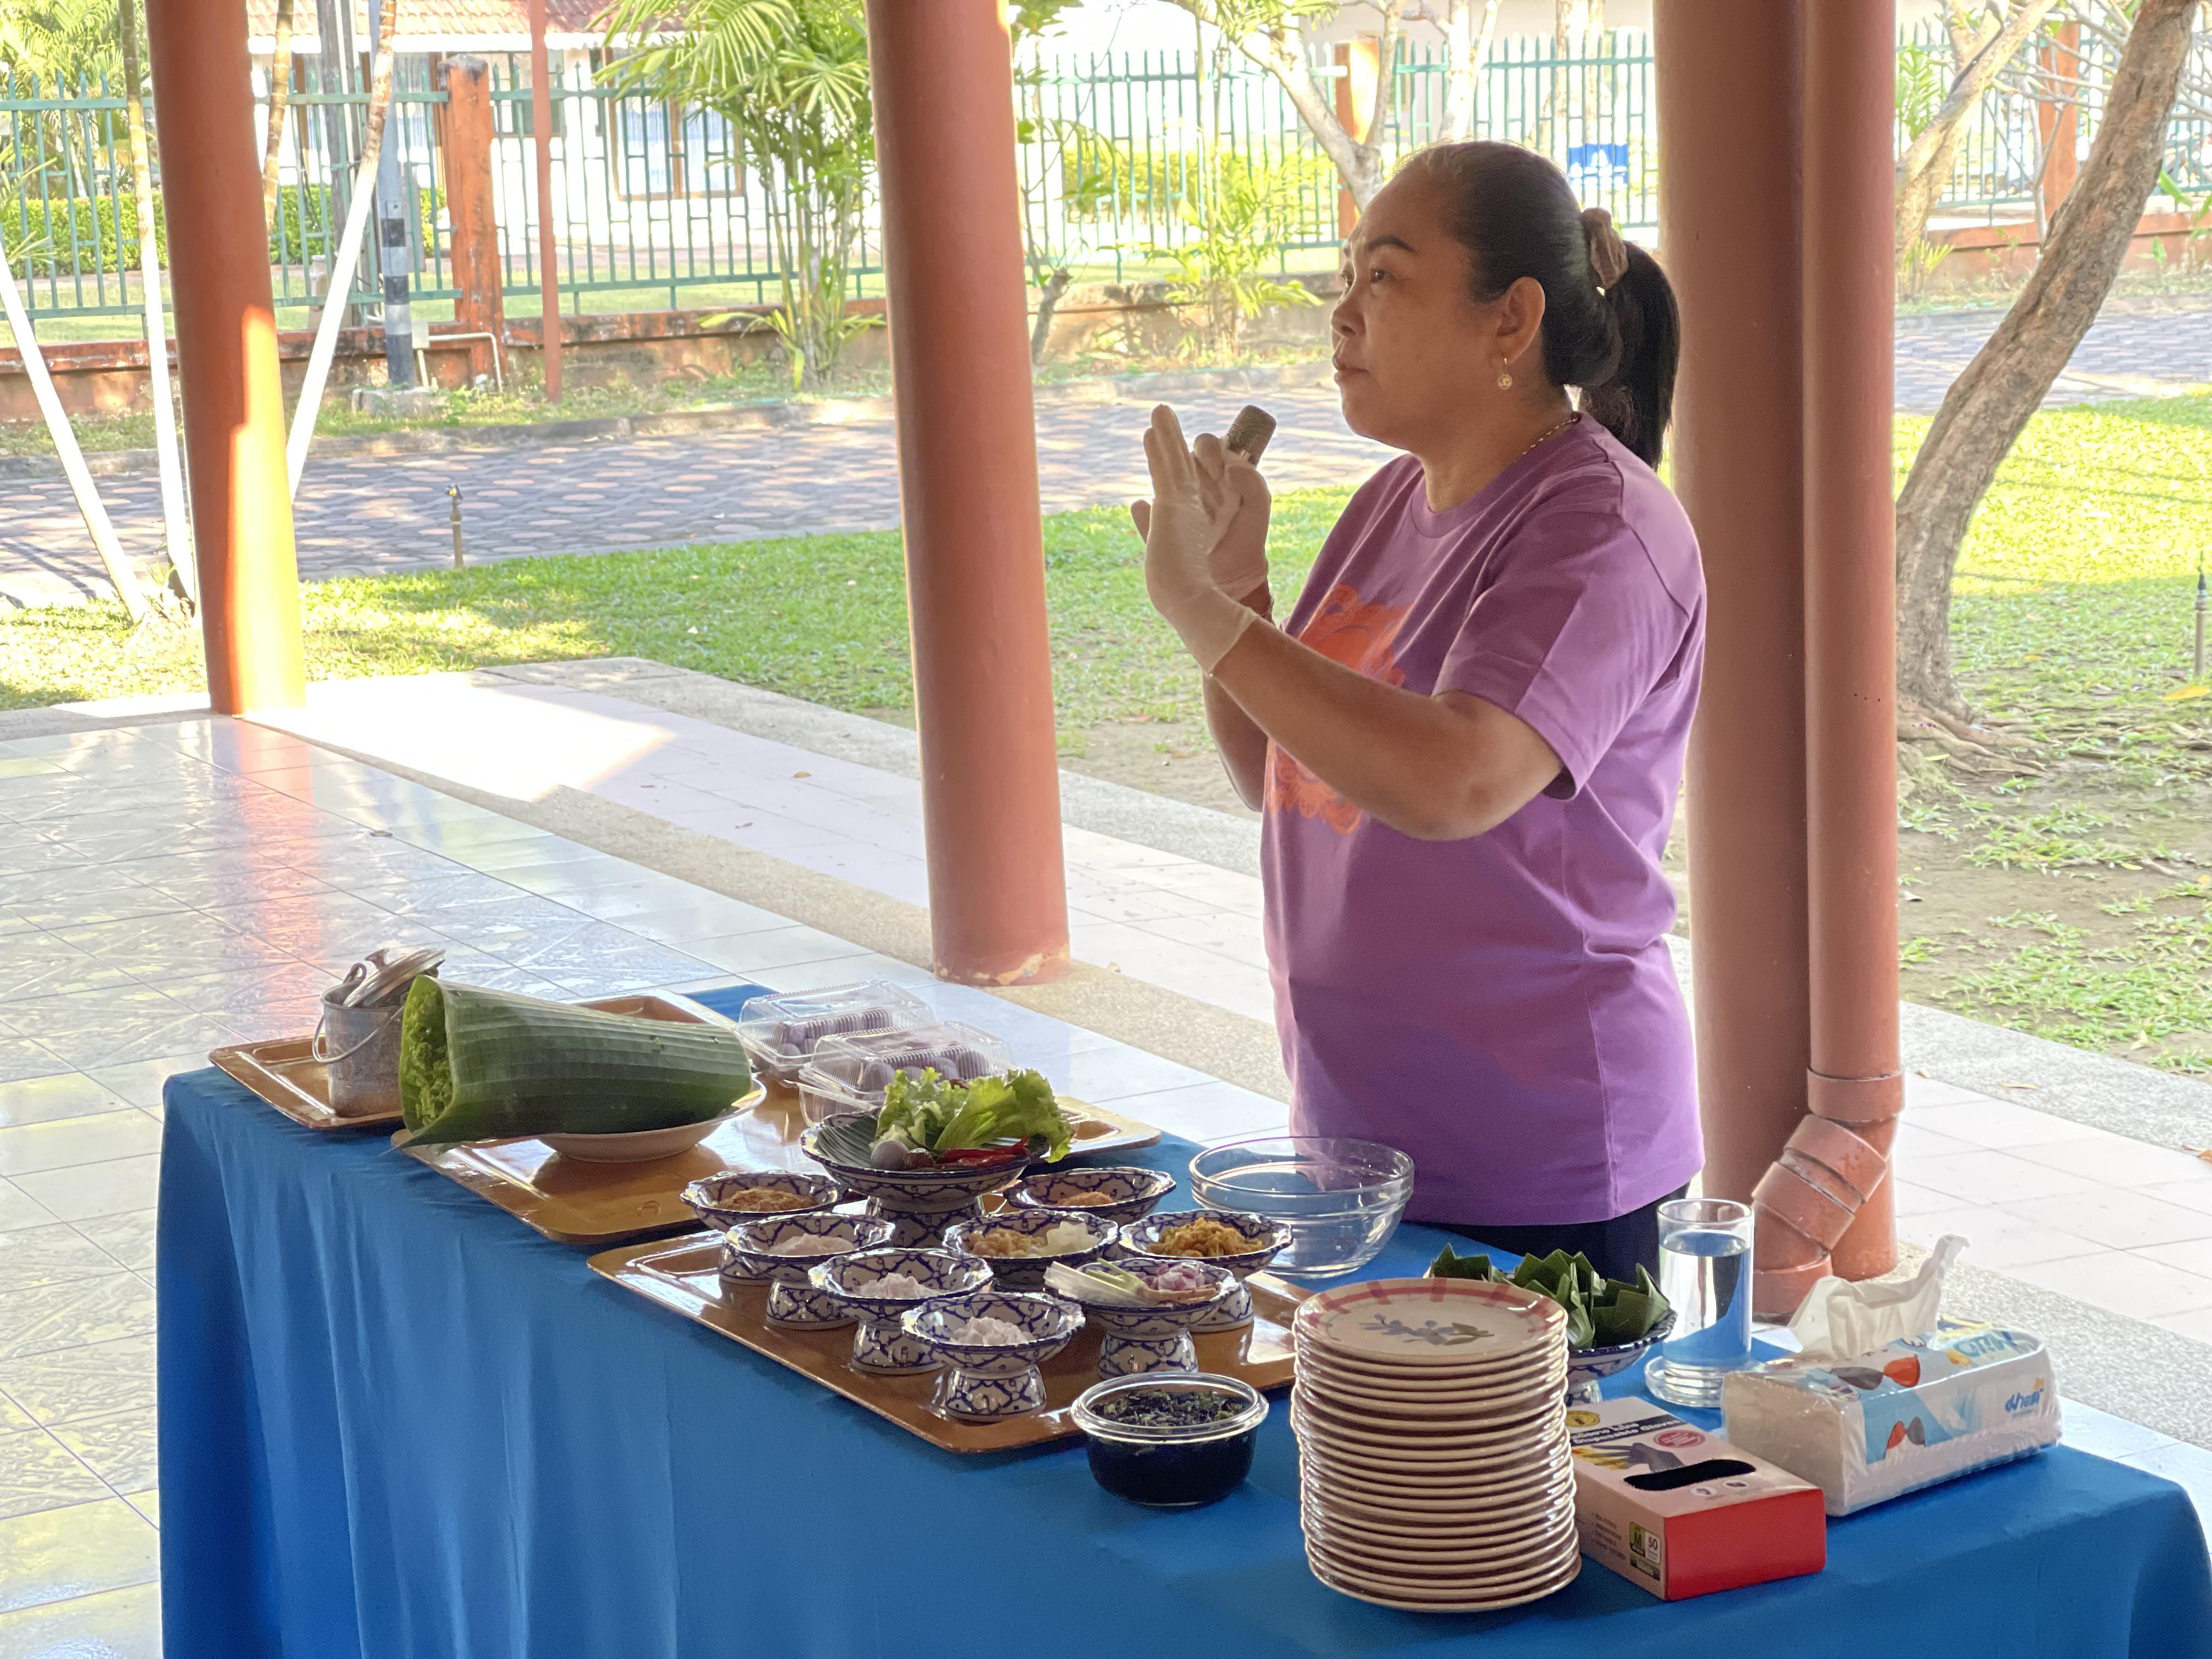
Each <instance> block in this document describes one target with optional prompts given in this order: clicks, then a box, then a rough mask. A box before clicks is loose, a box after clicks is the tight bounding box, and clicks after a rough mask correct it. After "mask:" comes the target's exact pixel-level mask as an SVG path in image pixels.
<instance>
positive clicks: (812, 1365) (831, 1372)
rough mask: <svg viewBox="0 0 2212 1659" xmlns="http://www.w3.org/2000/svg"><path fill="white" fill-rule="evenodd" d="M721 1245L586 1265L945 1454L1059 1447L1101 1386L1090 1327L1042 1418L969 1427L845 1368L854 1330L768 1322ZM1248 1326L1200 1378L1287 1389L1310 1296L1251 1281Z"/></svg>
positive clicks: (908, 1392) (1050, 1363)
mask: <svg viewBox="0 0 2212 1659" xmlns="http://www.w3.org/2000/svg"><path fill="white" fill-rule="evenodd" d="M721 1260H722V1252H721V1246H720V1244H719V1243H715V1242H714V1241H713V1240H710V1239H684V1240H681V1241H678V1242H674V1243H644V1244H630V1245H626V1246H624V1247H623V1249H617V1250H607V1251H605V1252H603V1253H602V1254H600V1255H595V1256H593V1257H592V1259H591V1261H590V1263H589V1266H590V1267H591V1269H592V1272H593V1273H598V1274H599V1275H600V1276H601V1277H602V1278H605V1279H611V1280H613V1281H614V1282H615V1283H616V1284H617V1285H621V1286H622V1287H623V1289H624V1290H627V1291H635V1292H636V1293H637V1294H638V1295H640V1296H641V1297H645V1298H646V1299H647V1301H650V1302H657V1303H659V1304H660V1305H661V1306H662V1307H664V1308H669V1309H672V1310H674V1311H676V1312H677V1313H679V1314H681V1315H683V1316H684V1317H685V1318H686V1319H690V1320H695V1321H696V1322H698V1323H700V1324H702V1325H704V1326H705V1327H706V1328H708V1330H710V1331H714V1332H715V1333H717V1334H720V1335H722V1336H726V1337H728V1338H729V1339H730V1340H732V1341H733V1342H741V1343H743V1344H744V1346H746V1347H748V1348H750V1349H751V1350H752V1351H753V1352H755V1353H759V1354H765V1355H767V1356H768V1358H770V1359H773V1360H775V1362H776V1364H779V1365H787V1366H789V1367H790V1368H791V1369H792V1370H795V1371H798V1372H799V1373H800V1374H801V1375H803V1376H810V1377H812V1378H813V1379H814V1381H816V1382H817V1383H820V1384H821V1385H822V1386H823V1388H825V1389H829V1390H830V1391H831V1392H832V1393H834V1394H841V1395H844V1396H845V1398H846V1399H848V1400H849V1401H852V1402H853V1403H854V1405H856V1406H862V1407H866V1408H867V1409H868V1410H869V1411H872V1412H873V1413H875V1414H876V1415H877V1416H878V1417H881V1418H884V1419H887V1420H888V1421H890V1422H893V1423H896V1424H897V1425H899V1427H901V1428H902V1429H905V1430H907V1431H908V1432H910V1433H913V1434H918V1435H920V1436H921V1437H922V1438H923V1439H924V1440H927V1441H928V1442H929V1443H930V1444H931V1445H933V1446H941V1447H943V1448H944V1449H945V1450H946V1451H953V1452H987V1451H1011V1450H1012V1449H1015V1448H1017V1447H1020V1446H1035V1445H1039V1444H1042V1443H1046V1442H1048V1441H1053V1440H1061V1439H1065V1438H1066V1437H1069V1436H1071V1435H1074V1434H1076V1433H1079V1430H1078V1429H1077V1428H1076V1426H1075V1425H1074V1423H1073V1421H1072V1420H1071V1419H1069V1416H1068V1409H1067V1408H1068V1407H1070V1406H1071V1405H1073V1403H1074V1401H1075V1397H1076V1396H1077V1395H1079V1394H1081V1393H1082V1392H1083V1391H1084V1390H1085V1389H1087V1388H1089V1387H1090V1386H1091V1384H1092V1383H1096V1382H1097V1381H1098V1380H1099V1379H1098V1333H1097V1330H1096V1329H1095V1328H1092V1327H1091V1326H1088V1325H1086V1326H1085V1327H1084V1328H1083V1329H1082V1330H1080V1331H1079V1332H1077V1333H1076V1335H1075V1340H1073V1341H1072V1342H1070V1343H1069V1344H1068V1345H1067V1346H1066V1347H1065V1348H1063V1349H1061V1350H1060V1352H1059V1353H1058V1354H1056V1355H1055V1356H1054V1357H1053V1358H1050V1359H1048V1360H1046V1361H1045V1362H1044V1364H1042V1366H1040V1367H1039V1369H1040V1370H1042V1372H1043V1375H1044V1386H1045V1403H1044V1407H1043V1408H1042V1410H1039V1411H1035V1412H1031V1413H1029V1414H1028V1415H1026V1416H1023V1417H1010V1418H1005V1419H1000V1420H999V1421H997V1422H994V1423H967V1422H963V1421H962V1420H961V1419H958V1418H954V1417H946V1416H944V1415H943V1414H941V1413H939V1412H938V1411H936V1410H935V1409H933V1407H931V1405H930V1403H929V1401H930V1396H931V1395H932V1394H933V1392H934V1391H935V1390H936V1388H937V1376H938V1374H937V1373H935V1372H931V1373H927V1374H925V1375H923V1376H877V1375H875V1374H874V1373H872V1372H869V1371H861V1370H854V1368H853V1365H852V1364H851V1360H852V1354H853V1329H854V1328H853V1327H852V1326H849V1325H848V1326H846V1327H844V1328H842V1329H839V1330H834V1331H803V1330H786V1329H783V1328H781V1327H779V1326H775V1325H771V1324H769V1322H768V1320H767V1317H766V1310H767V1303H768V1287H767V1286H766V1285H750V1284H738V1285H731V1284H727V1283H726V1282H724V1280H723V1279H722V1276H721V1273H720V1265H721ZM1248 1283H1249V1286H1250V1289H1251V1292H1252V1311H1253V1319H1252V1323H1251V1324H1250V1325H1249V1327H1247V1328H1245V1329H1243V1330H1241V1331H1215V1332H1211V1333H1208V1332H1200V1333H1198V1334H1196V1336H1195V1337H1194V1339H1193V1340H1194V1341H1195V1342H1196V1343H1197V1345H1198V1365H1199V1369H1200V1370H1206V1371H1213V1372H1216V1373H1218V1374H1220V1375H1223V1376H1239V1377H1242V1378H1243V1379H1244V1381H1246V1382H1247V1383H1251V1384H1252V1386H1253V1387H1255V1388H1257V1389H1279V1388H1285V1387H1287V1386H1288V1385H1289V1383H1290V1381H1291V1332H1290V1322H1291V1315H1292V1314H1294V1313H1295V1312H1296V1311H1297V1305H1298V1304H1299V1303H1301V1302H1303V1301H1304V1300H1305V1298H1306V1297H1307V1295H1308V1294H1309V1292H1307V1291H1304V1290H1302V1289H1300V1288H1299V1287H1298V1286H1297V1285H1292V1284H1289V1283H1287V1282H1286V1281H1285V1280H1283V1279H1276V1278H1274V1277H1273V1276H1272V1275H1270V1274H1267V1273H1255V1274H1254V1275H1253V1276H1252V1278H1251V1279H1249V1281H1248Z"/></svg>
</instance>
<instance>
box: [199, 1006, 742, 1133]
mask: <svg viewBox="0 0 2212 1659" xmlns="http://www.w3.org/2000/svg"><path fill="white" fill-rule="evenodd" d="M577 1006H580V1007H584V1008H597V1009H599V1010H600V1011H602V1012H605V1013H610V1014H631V1015H635V1017H636V1018H640V1019H665V1020H671V1021H674V1022H676V1023H678V1024H690V1025H705V1024H716V1023H720V1024H728V1022H727V1021H726V1020H724V1019H723V1018H722V1016H721V1015H720V1014H718V1013H716V1012H714V1011H713V1010H712V1009H710V1008H702V1007H701V1006H699V1005H698V1004H697V1003H695V1002H692V1001H690V1000H688V999H686V998H683V997H667V996H627V997H595V998H593V999H592V1000H590V1001H588V1002H584V1003H580V1004H579V1005H577ZM314 1041H315V1040H314V1038H313V1036H296V1037H271V1038H270V1039H268V1040H267V1041H266V1042H242V1043H240V1044H238V1045H237V1046H235V1047H234V1048H216V1049H212V1050H210V1052H209V1054H208V1061H209V1063H210V1065H212V1066H216V1067H217V1068H218V1069H220V1070H221V1071H222V1072H223V1073H226V1074H228V1076H230V1077H232V1078H234V1079H237V1080H238V1081H239V1082H240V1083H242V1084H244V1085H246V1087H247V1088H249V1089H251V1090H252V1091H253V1092H254V1093H255V1094H257V1095H258V1096H260V1097H261V1098H262V1099H264V1100H265V1101H267V1102H268V1103H270V1105H271V1106H274V1107H275V1108H276V1109H277V1110H278V1111H280V1112H282V1113H283V1114H284V1115H285V1116H286V1117H289V1118H290V1119H291V1120H292V1121H293V1122H295V1123H297V1124H300V1125H301V1126H302V1127H306V1128H309V1129H383V1128H389V1127H391V1126H392V1125H393V1124H395V1123H397V1122H398V1121H399V1114H398V1113H397V1112H362V1113H358V1114H356V1115H352V1116H341V1115H339V1114H338V1113H337V1112H336V1111H335V1110H333V1109H331V1073H330V1068H329V1067H328V1066H325V1065H324V1064H323V1062H322V1061H321V1060H317V1059H316V1058H315V1056H314V1052H313V1050H314Z"/></svg>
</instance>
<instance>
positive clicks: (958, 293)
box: [867, 0, 1067, 984]
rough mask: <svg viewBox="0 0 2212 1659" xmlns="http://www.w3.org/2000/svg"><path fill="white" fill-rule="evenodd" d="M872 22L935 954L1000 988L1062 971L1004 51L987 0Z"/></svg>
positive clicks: (938, 5)
mask: <svg viewBox="0 0 2212 1659" xmlns="http://www.w3.org/2000/svg"><path fill="white" fill-rule="evenodd" d="M867 23H868V58H869V62H870V64H871V66H872V71H873V82H874V92H875V118H876V149H877V155H878V178H879V179H880V181H881V187H882V191H883V218H884V294H885V297H886V299H887V301H888V305H889V310H890V331H891V384H892V392H893V398H894V402H895V405H896V410H897V414H898V456H899V501H900V507H901V509H902V513H901V517H902V523H903V526H904V528H905V536H906V573H907V597H908V608H909V610H910V611H911V612H912V615H913V629H914V681H915V713H916V715H917V724H918V726H920V729H921V787H922V811H923V817H924V825H925V833H926V836H927V844H928V850H929V900H930V928H931V933H932V939H933V954H934V956H935V958H936V964H935V965H936V969H937V972H938V973H939V975H942V976H943V977H945V978H946V979H952V980H960V981H966V982H969V983H972V984H1011V983H1013V982H1016V981H1023V980H1033V979H1041V978H1046V977H1049V976H1050V975H1054V974H1056V973H1057V972H1059V971H1060V968H1061V967H1062V965H1063V964H1064V963H1066V960H1067V895H1066V884H1065V880H1064V878H1063V875H1062V872H1061V864H1060V773H1059V754H1058V750H1057V747H1056V744H1055V742H1054V727H1053V706H1052V656H1051V649H1050V645H1049V641H1048V635H1047V633H1046V626H1045V599H1044V546H1043V538H1042V532H1041V530H1040V527H1039V524H1038V507H1037V460H1036V413H1035V410H1034V408H1033V407H1032V404H1031V399H1030V354H1029V322H1028V317H1027V314H1026V310H1025V304H1024V299H1025V296H1024V292H1023V287H1022V270H1023V264H1022V245H1021V231H1020V217H1019V205H1020V197H1019V193H1018V185H1017V184H1016V181H1015V177H1014V100H1013V79H1012V47H1011V45H1010V43H1009V41H1008V39H1007V34H1006V24H1005V22H1004V21H1003V20H1002V15H1001V11H1000V7H999V5H998V4H997V3H996V0H868V5H867ZM947 88H959V89H960V95H959V96H957V97H951V96H948V95H947Z"/></svg>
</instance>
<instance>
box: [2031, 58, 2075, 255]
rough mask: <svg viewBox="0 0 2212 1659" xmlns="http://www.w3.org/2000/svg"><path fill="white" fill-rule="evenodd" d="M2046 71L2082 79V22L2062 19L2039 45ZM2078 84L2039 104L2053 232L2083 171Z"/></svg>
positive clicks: (2046, 221) (2044, 202)
mask: <svg viewBox="0 0 2212 1659" xmlns="http://www.w3.org/2000/svg"><path fill="white" fill-rule="evenodd" d="M2037 52H2038V55H2039V58H2040V60H2041V63H2042V66H2043V70H2044V73H2045V74H2046V75H2051V76H2058V77H2063V78H2064V79H2067V80H2078V79H2079V78H2080V76H2081V24H2080V23H2079V22H2078V21H2075V22H2071V23H2061V24H2060V25H2059V26H2058V27H2057V29H2055V30H2054V31H2052V33H2051V35H2050V36H2049V37H2047V38H2046V39H2045V41H2044V44H2043V45H2042V46H2039V48H2037ZM2035 130H2036V136H2037V137H2039V138H2040V139H2041V140H2042V141H2043V151H2044V155H2045V158H2046V159H2045V161H2044V164H2043V182H2042V186H2041V189H2040V190H2039V192H2038V193H2039V198H2040V203H2041V206H2042V210H2043V231H2044V234H2045V235H2048V234H2050V232H2051V221H2052V220H2053V219H2055V218H2057V216H2058V206H2059V204H2060V203H2062V202H2063V201H2064V200H2065V199H2066V197H2067V196H2068V194H2069V192H2070V191H2072V190H2073V188H2074V180H2075V179H2076V178H2078V177H2079V176H2080V175H2081V157H2080V156H2079V155H2076V154H2075V147H2076V146H2077V145H2078V144H2079V143H2080V141H2081V92H2080V89H2079V88H2069V90H2068V92H2067V94H2066V101H2064V102H2060V101H2058V100H2054V99H2050V98H2045V99H2042V100H2039V101H2038V102H2037V104H2036V106H2035Z"/></svg>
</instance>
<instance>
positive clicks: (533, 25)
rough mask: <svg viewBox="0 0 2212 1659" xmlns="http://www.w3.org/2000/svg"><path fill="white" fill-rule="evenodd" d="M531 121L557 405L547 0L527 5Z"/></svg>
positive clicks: (547, 337) (546, 345) (545, 320)
mask: <svg viewBox="0 0 2212 1659" xmlns="http://www.w3.org/2000/svg"><path fill="white" fill-rule="evenodd" d="M530 118H531V133H532V147H533V149H535V150H536V152H537V161H538V316H539V317H540V319H542V320H541V321H540V322H539V324H538V330H539V332H538V342H539V344H540V346H541V347H542V349H543V361H544V376H545V401H546V402H547V403H549V404H557V403H559V402H560V401H561V270H560V264H559V253H560V250H559V249H558V248H557V247H556V246H555V244H554V240H553V228H554V227H553V70H552V68H551V63H550V58H549V57H548V55H547V52H546V50H545V0H530Z"/></svg>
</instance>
